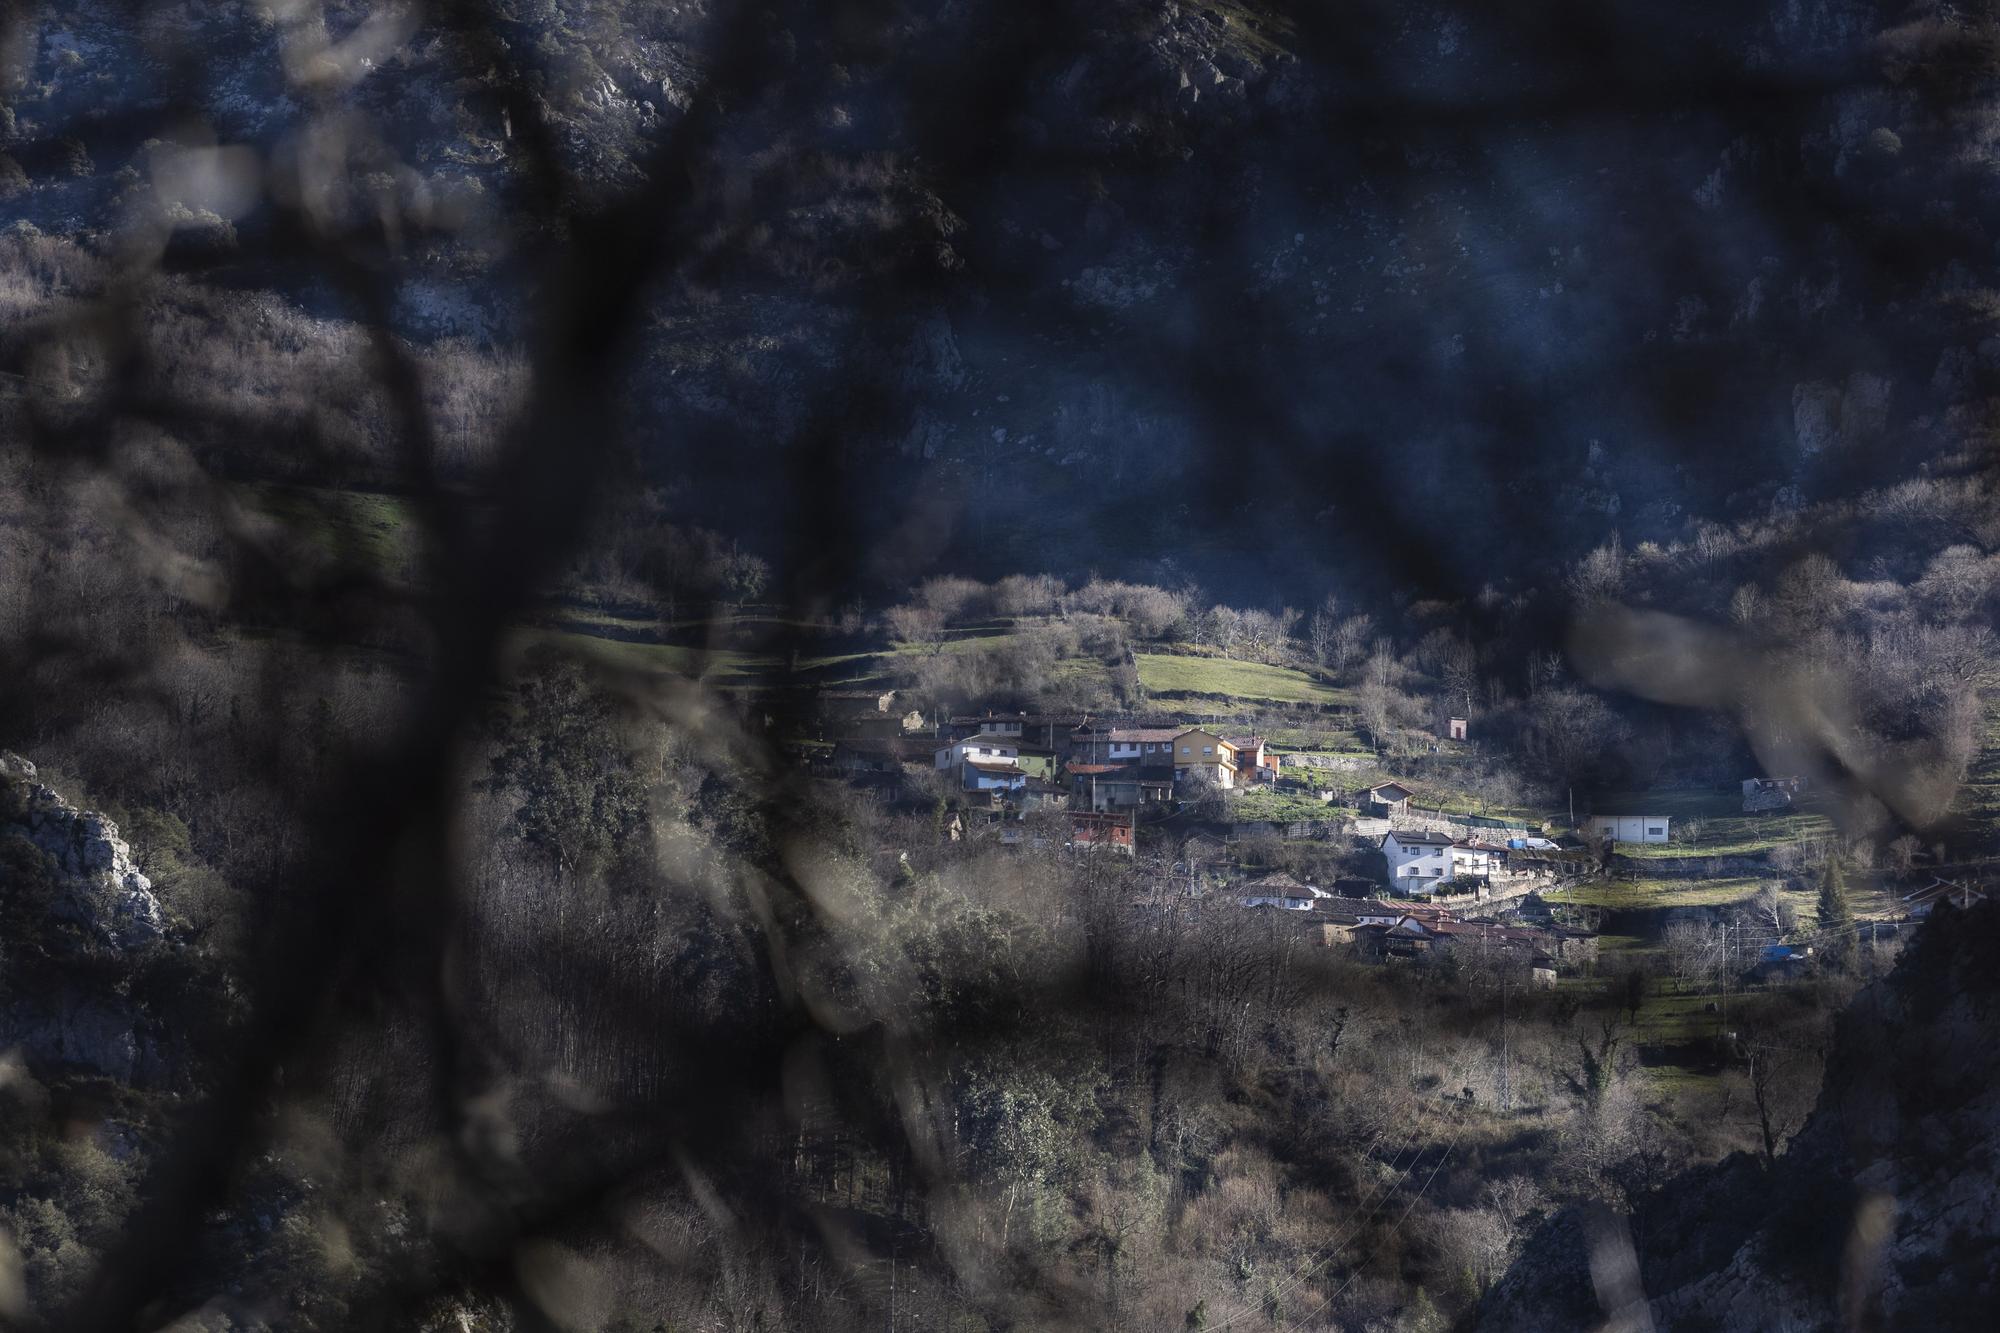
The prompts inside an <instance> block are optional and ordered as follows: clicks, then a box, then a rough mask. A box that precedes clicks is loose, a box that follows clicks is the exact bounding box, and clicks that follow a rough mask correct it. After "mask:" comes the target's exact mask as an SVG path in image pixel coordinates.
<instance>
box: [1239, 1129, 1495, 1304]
mask: <svg viewBox="0 0 2000 1333" xmlns="http://www.w3.org/2000/svg"><path fill="white" fill-rule="evenodd" d="M1464 1132H1465V1126H1464V1125H1463V1124H1462V1123H1461V1124H1460V1125H1459V1127H1458V1128H1457V1129H1456V1130H1454V1131H1453V1132H1452V1136H1451V1142H1450V1143H1449V1144H1447V1145H1445V1150H1444V1155H1443V1156H1442V1157H1440V1158H1438V1163H1437V1165H1436V1166H1434V1167H1432V1168H1431V1173H1430V1175H1428V1176H1426V1177H1425V1178H1424V1183H1423V1185H1422V1187H1421V1188H1419V1189H1418V1190H1417V1193H1416V1196H1415V1197H1414V1198H1412V1199H1411V1200H1410V1204H1409V1207H1407V1208H1405V1209H1403V1213H1402V1216H1400V1217H1398V1218H1397V1219H1396V1221H1395V1223H1394V1224H1393V1225H1392V1226H1390V1228H1389V1234H1390V1235H1391V1236H1393V1235H1395V1234H1396V1233H1397V1232H1398V1231H1400V1230H1401V1229H1402V1226H1403V1223H1404V1222H1406V1221H1408V1220H1409V1217H1410V1214H1411V1213H1413V1212H1415V1211H1416V1208H1417V1205H1418V1204H1419V1203H1421V1202H1422V1201H1423V1197H1424V1194H1425V1192H1426V1191H1428V1190H1429V1189H1430V1187H1431V1182H1432V1181H1433V1180H1436V1179H1437V1178H1438V1172H1440V1171H1442V1170H1444V1164H1445V1163H1446V1162H1448V1161H1450V1160H1451V1154H1452V1152H1453V1151H1454V1150H1455V1149H1457V1147H1458V1139H1459V1135H1461V1134H1463V1133H1464ZM1381 1252H1382V1248H1381V1246H1379V1245H1378V1246H1376V1247H1375V1248H1374V1249H1372V1250H1370V1251H1369V1252H1368V1254H1367V1256H1366V1257H1365V1258H1363V1259H1362V1260H1361V1262H1360V1263H1359V1264H1356V1265H1355V1267H1354V1271H1353V1272H1352V1273H1349V1274H1348V1275H1347V1280H1346V1281H1345V1282H1342V1283H1341V1284H1340V1285H1339V1286H1338V1287H1335V1288H1334V1289H1333V1292H1332V1294H1331V1295H1329V1296H1328V1297H1327V1298H1326V1299H1325V1300H1323V1301H1321V1302H1320V1303H1319V1304H1318V1305H1316V1306H1314V1307H1313V1308H1312V1309H1311V1310H1310V1311H1308V1312H1307V1314H1306V1318H1307V1319H1309V1320H1310V1319H1316V1318H1318V1317H1319V1313H1320V1311H1322V1310H1324V1309H1326V1307H1327V1306H1329V1305H1332V1304H1333V1303H1334V1302H1335V1301H1337V1300H1339V1299H1340V1296H1341V1294H1342V1293H1343V1292H1345V1291H1346V1290H1347V1289H1348V1288H1349V1287H1351V1286H1353V1285H1354V1281H1355V1279H1356V1278H1358V1277H1360V1276H1361V1274H1362V1273H1363V1272H1365V1271H1367V1268H1368V1265H1369V1264H1370V1263H1372V1262H1373V1261H1374V1259H1375V1256H1376V1255H1378V1254H1380V1253H1381ZM1279 1318H1280V1323H1279V1327H1281V1328H1282V1327H1283V1326H1284V1325H1285V1324H1288V1323H1290V1322H1291V1321H1290V1320H1287V1319H1284V1317H1283V1316H1282V1314H1281V1315H1280V1316H1279Z"/></svg>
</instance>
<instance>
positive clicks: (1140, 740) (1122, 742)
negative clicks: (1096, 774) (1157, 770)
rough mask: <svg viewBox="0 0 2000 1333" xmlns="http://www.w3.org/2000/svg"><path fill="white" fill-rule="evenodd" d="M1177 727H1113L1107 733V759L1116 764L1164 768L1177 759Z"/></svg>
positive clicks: (1179, 731) (1105, 755)
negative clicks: (1175, 747)
mask: <svg viewBox="0 0 2000 1333" xmlns="http://www.w3.org/2000/svg"><path fill="white" fill-rule="evenodd" d="M1180 734H1181V729H1180V728H1178V727H1113V728H1112V729H1111V730H1110V731H1108V732H1106V733H1105V737H1104V747H1103V748H1104V757H1105V758H1106V759H1107V760H1109V761H1110V762H1111V763H1114V764H1127V763H1136V764H1144V765H1146V766H1147V767H1162V768H1163V767H1165V766H1166V765H1168V764H1171V763H1172V762H1173V761H1174V759H1173V755H1174V738H1175V737H1176V736H1178V735H1180Z"/></svg>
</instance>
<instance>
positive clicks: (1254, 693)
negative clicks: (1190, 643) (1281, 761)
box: [1136, 653, 1349, 704]
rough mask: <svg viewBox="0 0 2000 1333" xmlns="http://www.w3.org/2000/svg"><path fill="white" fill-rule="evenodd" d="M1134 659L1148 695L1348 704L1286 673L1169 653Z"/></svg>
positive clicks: (1343, 695) (1341, 694) (1330, 690)
mask: <svg viewBox="0 0 2000 1333" xmlns="http://www.w3.org/2000/svg"><path fill="white" fill-rule="evenodd" d="M1136 656H1137V658H1138V663H1139V682H1140V684H1142V685H1144V686H1145V687H1146V690H1147V692H1148V693H1149V694H1158V695H1173V694H1210V695H1219V696H1223V697H1225V698H1230V699H1249V700H1262V701H1265V702H1270V703H1286V704H1303V703H1311V704H1342V703H1346V702H1348V700H1349V694H1348V692H1347V691H1346V690H1343V689H1338V688H1335V687H1334V686H1331V685H1327V684H1324V683H1322V682H1320V681H1316V680H1314V679H1313V678H1312V677H1311V676H1308V675H1307V674H1306V673H1305V672H1303V671H1295V670H1293V669H1292V668H1290V667H1280V666H1270V665H1268V664H1267V663H1263V662H1236V661H1231V660H1229V659H1228V658H1221V657H1181V656H1178V655H1175V654H1171V653H1139V654H1136Z"/></svg>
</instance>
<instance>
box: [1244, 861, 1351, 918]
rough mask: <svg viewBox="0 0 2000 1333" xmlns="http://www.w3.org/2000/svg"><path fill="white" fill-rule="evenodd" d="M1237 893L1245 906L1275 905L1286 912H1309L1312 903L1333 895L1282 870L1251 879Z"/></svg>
mask: <svg viewBox="0 0 2000 1333" xmlns="http://www.w3.org/2000/svg"><path fill="white" fill-rule="evenodd" d="M1237 895H1238V896H1237V899H1236V901H1237V902H1239V903H1242V904H1243V905H1244V906H1245V907H1277V908H1282V909H1283V910H1285V911H1287V912H1310V911H1311V910H1312V909H1313V904H1314V903H1317V902H1319V901H1320V900H1321V899H1325V898H1331V897H1333V895H1332V894H1330V893H1328V892H1327V891H1326V890H1325V889H1318V888H1314V887H1313V886H1312V885H1310V884H1301V883H1299V882H1298V881H1297V880H1295V879H1293V878H1292V877H1291V876H1290V875H1287V874H1285V873H1284V872H1282V871H1280V872H1279V873H1277V874H1275V875H1266V876H1264V877H1263V878H1262V879H1253V880H1251V881H1250V882H1249V883H1248V884H1245V885H1243V886H1242V887H1241V888H1239V889H1238V890H1237Z"/></svg>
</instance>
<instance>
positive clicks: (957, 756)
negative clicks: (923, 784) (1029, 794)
mask: <svg viewBox="0 0 2000 1333" xmlns="http://www.w3.org/2000/svg"><path fill="white" fill-rule="evenodd" d="M936 758H937V766H938V768H939V769H948V768H957V767H958V766H959V765H960V764H970V763H980V764H1012V765H1014V766H1015V767H1016V768H1018V767H1020V765H1021V742H1020V740H1019V739H1017V738H1014V737H1008V736H996V735H994V734H993V733H992V732H990V731H982V732H980V733H979V734H978V735H977V736H967V737H966V738H965V739H964V740H962V741H953V742H952V743H951V744H950V745H946V746H941V747H940V748H939V749H938V751H937V755H936Z"/></svg>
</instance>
